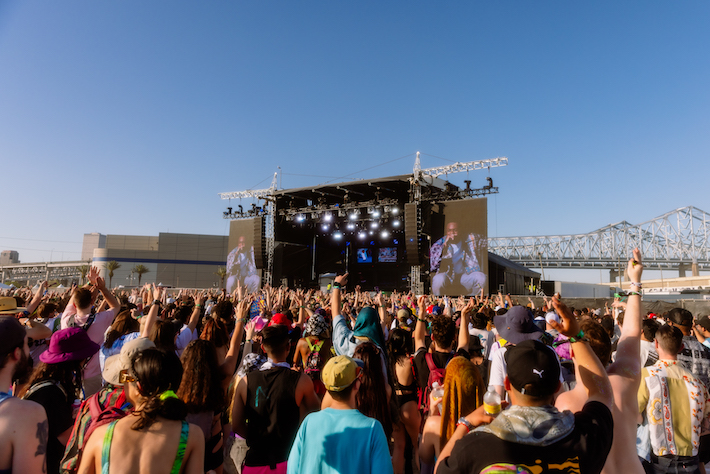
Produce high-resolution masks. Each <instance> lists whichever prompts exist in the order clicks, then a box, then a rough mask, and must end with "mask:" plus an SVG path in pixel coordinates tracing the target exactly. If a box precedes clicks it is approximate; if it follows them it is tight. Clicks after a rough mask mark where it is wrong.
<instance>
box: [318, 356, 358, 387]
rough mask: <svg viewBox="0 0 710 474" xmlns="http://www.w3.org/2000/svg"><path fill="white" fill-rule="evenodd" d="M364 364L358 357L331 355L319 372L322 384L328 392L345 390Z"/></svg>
mask: <svg viewBox="0 0 710 474" xmlns="http://www.w3.org/2000/svg"><path fill="white" fill-rule="evenodd" d="M364 366H365V364H364V363H363V361H361V360H360V359H353V358H352V357H348V356H346V355H340V356H336V357H332V358H331V359H330V360H329V361H328V363H327V364H325V367H323V372H322V373H321V378H322V380H323V385H325V388H326V390H328V391H330V392H340V391H342V390H345V389H346V388H348V387H349V386H350V385H351V384H352V383H353V382H354V381H355V379H357V378H358V376H359V375H360V373H361V372H362V368H363V367H364Z"/></svg>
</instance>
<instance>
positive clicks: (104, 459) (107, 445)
mask: <svg viewBox="0 0 710 474" xmlns="http://www.w3.org/2000/svg"><path fill="white" fill-rule="evenodd" d="M117 421H118V420H116V421H112V422H111V423H109V425H108V429H107V430H106V434H105V435H104V443H103V446H102V447H101V474H108V469H109V461H110V460H109V455H110V454H111V440H112V439H113V430H114V428H116V422H117ZM188 434H190V424H189V423H188V422H187V421H185V420H183V422H182V429H181V430H180V443H179V444H178V450H177V455H176V456H175V461H173V467H172V469H170V474H179V473H180V467H181V466H182V461H183V458H184V457H185V449H186V448H187V435H188Z"/></svg>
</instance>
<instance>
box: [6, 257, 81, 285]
mask: <svg viewBox="0 0 710 474" xmlns="http://www.w3.org/2000/svg"><path fill="white" fill-rule="evenodd" d="M90 264H91V262H84V261H72V262H58V263H17V264H11V265H4V266H2V267H0V279H1V280H2V281H3V282H5V281H20V282H27V284H28V285H33V284H35V283H37V282H38V281H42V280H48V281H52V280H59V281H63V282H66V283H68V284H71V283H72V282H80V281H81V272H80V271H79V267H80V266H82V265H90Z"/></svg>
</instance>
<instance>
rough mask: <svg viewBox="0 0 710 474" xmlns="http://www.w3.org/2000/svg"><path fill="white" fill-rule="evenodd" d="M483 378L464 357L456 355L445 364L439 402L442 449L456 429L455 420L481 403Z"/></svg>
mask: <svg viewBox="0 0 710 474" xmlns="http://www.w3.org/2000/svg"><path fill="white" fill-rule="evenodd" d="M484 392H485V389H484V385H483V378H482V377H481V373H480V372H479V371H478V368H477V367H476V366H475V365H473V363H472V362H471V361H470V360H468V359H466V358H465V357H461V356H457V357H454V358H453V359H451V361H450V362H449V365H447V366H446V375H445V376H444V399H443V400H442V402H441V439H440V441H439V442H440V447H441V449H444V446H445V445H446V443H447V441H449V438H451V436H452V435H453V434H454V431H455V430H456V422H457V421H458V419H459V418H460V417H462V416H466V415H468V414H469V413H471V412H472V411H473V410H475V409H476V408H478V407H479V406H480V405H481V404H482V403H483V394H484Z"/></svg>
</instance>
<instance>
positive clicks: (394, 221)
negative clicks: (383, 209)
mask: <svg viewBox="0 0 710 474" xmlns="http://www.w3.org/2000/svg"><path fill="white" fill-rule="evenodd" d="M400 224H401V222H400V221H399V220H398V219H395V220H393V221H392V227H399V225H400Z"/></svg>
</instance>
